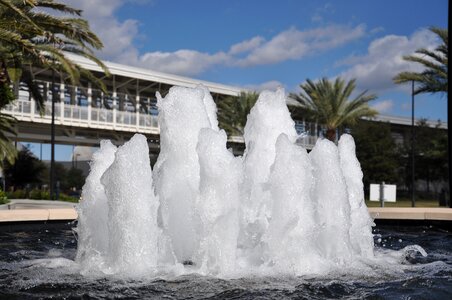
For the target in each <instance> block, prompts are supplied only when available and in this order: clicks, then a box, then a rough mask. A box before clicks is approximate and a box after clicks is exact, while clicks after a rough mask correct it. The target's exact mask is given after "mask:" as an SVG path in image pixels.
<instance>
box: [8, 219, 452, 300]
mask: <svg viewBox="0 0 452 300" xmlns="http://www.w3.org/2000/svg"><path fill="white" fill-rule="evenodd" d="M73 226H74V224H73V223H65V224H62V223H60V224H47V225H42V224H41V225H32V226H28V227H26V228H24V227H23V226H9V227H6V226H3V227H1V229H2V230H0V298H2V299H3V298H4V299H41V298H70V299H105V298H127V299H143V298H156V299H200V298H203V299H209V298H211V299H256V298H259V299H325V298H331V299H333V298H348V299H355V298H359V299H362V298H367V299H450V298H451V295H452V234H451V233H450V232H449V231H447V230H442V229H440V228H437V227H433V226H404V227H402V226H398V227H394V226H378V227H377V228H375V229H374V235H375V237H374V238H375V244H376V247H377V248H378V249H377V251H379V252H384V251H385V249H394V250H398V249H402V248H403V247H405V246H407V245H412V244H418V245H420V246H422V247H423V248H424V249H425V250H426V251H427V253H428V256H427V257H423V256H422V255H419V254H416V253H414V252H413V253H411V254H410V255H407V257H406V260H405V261H404V262H402V264H403V265H404V266H406V267H408V268H406V269H404V270H403V272H397V273H395V274H391V271H389V272H382V273H380V274H382V275H378V276H376V275H375V274H373V275H369V276H363V275H362V274H361V275H356V274H329V275H327V276H320V277H286V276H250V277H247V278H234V279H219V278H212V277H205V276H200V275H184V276H176V277H171V276H166V277H161V278H133V279H131V278H121V277H118V276H115V277H99V276H96V277H87V276H82V275H80V274H79V273H77V272H76V271H74V270H75V268H74V262H73V259H74V257H75V254H76V248H77V238H76V235H75V234H74V232H73V231H72V227H73Z"/></svg>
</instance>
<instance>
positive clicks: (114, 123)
mask: <svg viewBox="0 0 452 300" xmlns="http://www.w3.org/2000/svg"><path fill="white" fill-rule="evenodd" d="M117 95H118V94H117V93H116V89H114V90H113V107H112V108H113V128H115V129H116V107H117V106H118V105H117V100H116V98H117Z"/></svg>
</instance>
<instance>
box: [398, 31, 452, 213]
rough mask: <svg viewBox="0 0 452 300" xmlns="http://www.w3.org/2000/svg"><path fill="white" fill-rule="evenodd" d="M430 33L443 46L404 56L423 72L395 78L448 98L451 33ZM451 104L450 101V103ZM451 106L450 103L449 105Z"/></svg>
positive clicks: (451, 151) (418, 90)
mask: <svg viewBox="0 0 452 300" xmlns="http://www.w3.org/2000/svg"><path fill="white" fill-rule="evenodd" d="M430 31H432V32H433V33H435V34H436V35H437V36H438V37H439V39H440V41H441V44H440V45H439V46H437V47H436V48H435V49H434V50H433V51H432V50H428V49H425V48H421V49H418V50H416V51H415V54H413V55H408V56H404V57H403V59H404V60H406V61H410V62H414V63H418V64H420V65H422V66H423V67H424V69H423V71H422V72H402V73H400V74H398V75H397V76H395V77H394V78H393V80H394V82H395V83H397V84H403V83H407V82H413V84H414V83H416V89H415V91H414V94H420V93H441V94H445V95H446V97H447V98H448V84H447V77H448V61H449V33H448V29H442V28H437V27H431V28H430ZM448 102H449V101H448ZM448 105H449V103H448ZM451 126H452V118H450V116H448V118H447V127H448V131H447V136H448V153H449V155H448V159H449V192H450V190H451V189H452V168H451V161H452V143H451V141H452V135H451V132H450V128H451ZM449 205H450V207H452V201H450V199H449Z"/></svg>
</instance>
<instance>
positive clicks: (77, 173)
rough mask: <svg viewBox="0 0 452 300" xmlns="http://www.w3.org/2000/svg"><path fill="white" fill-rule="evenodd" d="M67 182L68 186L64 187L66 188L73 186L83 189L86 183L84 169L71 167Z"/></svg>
mask: <svg viewBox="0 0 452 300" xmlns="http://www.w3.org/2000/svg"><path fill="white" fill-rule="evenodd" d="M65 184H66V185H67V186H63V187H62V188H63V189H64V190H66V189H72V188H75V189H77V190H81V189H82V187H83V185H84V184H85V176H83V171H82V170H80V169H77V168H74V167H72V168H70V169H69V171H68V172H67V174H66V181H65Z"/></svg>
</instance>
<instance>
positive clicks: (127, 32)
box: [62, 0, 138, 60]
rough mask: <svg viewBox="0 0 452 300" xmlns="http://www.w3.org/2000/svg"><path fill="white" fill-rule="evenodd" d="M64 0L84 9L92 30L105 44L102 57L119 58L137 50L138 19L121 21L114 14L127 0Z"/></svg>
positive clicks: (84, 16) (83, 15) (83, 14)
mask: <svg viewBox="0 0 452 300" xmlns="http://www.w3.org/2000/svg"><path fill="white" fill-rule="evenodd" d="M62 2H64V3H66V4H69V5H70V6H71V7H74V8H77V9H81V10H83V12H82V17H83V18H85V19H87V20H88V21H89V24H90V27H91V29H92V31H93V32H95V33H96V35H97V36H99V37H100V39H101V41H102V42H103V44H104V48H103V49H102V51H101V52H100V53H99V56H100V57H101V58H103V59H106V60H117V58H118V57H121V56H124V54H125V53H128V52H131V53H134V52H137V51H136V48H135V47H134V45H133V41H134V39H135V38H136V37H137V35H138V21H137V20H134V19H126V20H124V21H119V20H118V19H117V18H116V17H115V16H114V12H115V11H116V10H117V9H118V8H119V7H121V6H122V5H124V4H125V3H126V2H127V1H125V0H63V1H62Z"/></svg>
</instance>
